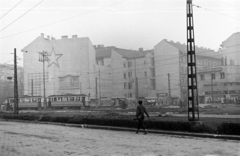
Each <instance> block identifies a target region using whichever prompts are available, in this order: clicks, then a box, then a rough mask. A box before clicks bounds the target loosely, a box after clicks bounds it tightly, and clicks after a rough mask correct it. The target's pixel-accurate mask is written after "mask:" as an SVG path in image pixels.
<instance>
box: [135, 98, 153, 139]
mask: <svg viewBox="0 0 240 156" xmlns="http://www.w3.org/2000/svg"><path fill="white" fill-rule="evenodd" d="M142 103H143V102H142V101H141V100H140V101H138V104H139V105H138V106H137V110H136V116H135V119H136V120H138V127H137V131H136V133H137V134H138V132H139V130H140V128H142V129H143V130H144V134H147V130H146V127H145V125H144V124H143V121H144V114H146V115H147V117H148V119H150V117H149V115H148V113H147V111H146V108H145V107H144V106H143V105H142Z"/></svg>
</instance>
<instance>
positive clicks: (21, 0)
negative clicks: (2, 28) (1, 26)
mask: <svg viewBox="0 0 240 156" xmlns="http://www.w3.org/2000/svg"><path fill="white" fill-rule="evenodd" d="M22 1H23V0H21V1H20V2H19V3H17V4H16V5H15V6H14V7H12V8H11V9H10V10H9V11H8V12H6V13H5V14H4V15H2V17H0V19H2V18H3V17H4V16H6V15H7V14H8V13H9V12H11V11H12V10H13V9H14V8H15V7H16V6H18V5H19V4H20V3H22Z"/></svg>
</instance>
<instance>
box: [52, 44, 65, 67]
mask: <svg viewBox="0 0 240 156" xmlns="http://www.w3.org/2000/svg"><path fill="white" fill-rule="evenodd" d="M62 55H63V54H56V53H55V50H54V48H52V52H51V55H48V67H50V66H51V65H52V64H55V65H56V66H58V67H59V64H58V59H59V58H60V57H61V56H62Z"/></svg>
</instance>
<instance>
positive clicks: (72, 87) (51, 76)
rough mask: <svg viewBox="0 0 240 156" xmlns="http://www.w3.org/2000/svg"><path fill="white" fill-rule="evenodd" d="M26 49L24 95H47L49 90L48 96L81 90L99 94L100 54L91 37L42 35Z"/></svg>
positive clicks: (93, 94)
mask: <svg viewBox="0 0 240 156" xmlns="http://www.w3.org/2000/svg"><path fill="white" fill-rule="evenodd" d="M22 52H24V55H23V67H24V95H28V96H44V92H45V96H50V95H61V94H79V93H80V94H85V95H88V97H90V98H91V97H96V92H95V90H96V88H95V77H96V76H95V75H96V71H97V67H96V63H95V62H96V59H95V58H96V56H95V50H94V47H93V45H92V43H91V41H90V40H89V38H87V37H84V38H78V37H77V36H76V35H73V36H72V38H68V37H67V36H62V38H61V39H55V38H53V37H51V38H50V37H49V36H47V38H45V37H44V34H41V36H39V37H37V38H36V39H35V40H34V41H32V42H31V43H30V44H29V45H27V46H26V47H24V48H23V49H22ZM43 54H44V55H43ZM43 73H44V74H43ZM44 79H45V80H44ZM44 82H45V85H44ZM44 88H45V89H44ZM44 90H45V91H44Z"/></svg>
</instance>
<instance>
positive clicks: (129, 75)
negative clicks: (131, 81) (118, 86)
mask: <svg viewBox="0 0 240 156" xmlns="http://www.w3.org/2000/svg"><path fill="white" fill-rule="evenodd" d="M144 76H147V72H146V71H144ZM131 77H133V73H132V72H128V78H131ZM123 78H124V79H127V73H123Z"/></svg>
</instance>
